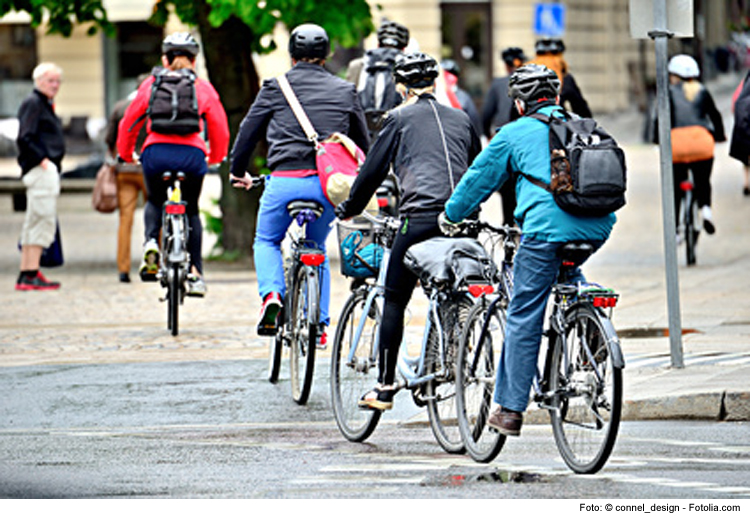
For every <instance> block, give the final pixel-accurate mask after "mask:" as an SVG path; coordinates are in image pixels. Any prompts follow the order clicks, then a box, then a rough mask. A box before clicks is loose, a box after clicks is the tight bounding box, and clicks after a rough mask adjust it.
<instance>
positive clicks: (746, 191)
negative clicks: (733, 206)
mask: <svg viewBox="0 0 750 524" xmlns="http://www.w3.org/2000/svg"><path fill="white" fill-rule="evenodd" d="M742 194H743V195H744V196H750V187H743V188H742Z"/></svg>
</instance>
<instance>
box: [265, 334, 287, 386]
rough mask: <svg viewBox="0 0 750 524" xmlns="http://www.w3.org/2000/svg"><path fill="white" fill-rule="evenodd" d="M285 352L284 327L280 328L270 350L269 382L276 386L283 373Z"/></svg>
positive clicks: (272, 340)
mask: <svg viewBox="0 0 750 524" xmlns="http://www.w3.org/2000/svg"><path fill="white" fill-rule="evenodd" d="M283 350H284V326H279V330H278V331H277V332H276V335H275V336H274V337H273V338H272V339H271V343H270V345H269V348H268V381H269V382H270V383H271V384H276V383H277V382H278V381H279V374H280V373H281V357H282V354H283Z"/></svg>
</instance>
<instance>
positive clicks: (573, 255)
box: [557, 242, 594, 266]
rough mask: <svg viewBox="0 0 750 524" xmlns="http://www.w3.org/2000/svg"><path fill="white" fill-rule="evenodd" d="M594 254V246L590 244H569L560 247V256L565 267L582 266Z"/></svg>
mask: <svg viewBox="0 0 750 524" xmlns="http://www.w3.org/2000/svg"><path fill="white" fill-rule="evenodd" d="M593 252H594V246H592V245H591V244H589V243H588V242H568V243H567V244H563V245H562V246H560V249H559V250H558V252H557V253H558V254H559V255H560V257H561V258H562V262H563V264H564V265H574V266H580V265H581V264H583V262H584V261H585V260H586V259H587V258H588V257H590V256H591V254H592V253H593Z"/></svg>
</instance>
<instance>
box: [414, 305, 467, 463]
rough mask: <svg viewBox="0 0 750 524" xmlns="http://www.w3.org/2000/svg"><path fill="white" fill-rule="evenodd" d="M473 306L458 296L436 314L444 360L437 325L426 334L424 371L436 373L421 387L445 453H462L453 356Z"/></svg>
mask: <svg viewBox="0 0 750 524" xmlns="http://www.w3.org/2000/svg"><path fill="white" fill-rule="evenodd" d="M473 304H474V303H473V301H472V300H471V299H470V298H469V297H468V296H467V295H459V296H457V297H454V300H451V301H448V302H446V303H444V304H442V305H441V307H440V309H439V314H440V322H441V324H442V329H443V345H444V355H445V359H444V361H443V360H442V359H441V351H440V338H439V336H440V335H439V333H438V331H437V330H438V329H440V328H439V326H437V325H436V324H435V323H434V322H433V324H432V326H431V328H430V332H429V333H428V335H427V336H428V340H427V372H428V373H435V374H436V377H435V378H434V379H432V380H430V381H429V382H427V384H426V385H425V400H426V401H427V415H428V417H429V420H430V428H432V433H433V435H435V439H436V440H437V441H438V444H440V447H442V448H443V449H444V450H445V451H447V452H448V453H464V452H465V451H466V447H465V446H464V441H463V439H462V438H461V431H460V430H459V428H458V418H457V414H456V357H457V355H458V348H459V345H460V342H461V326H463V324H464V322H465V320H466V317H467V316H468V314H469V310H470V309H471V306H472V305H473Z"/></svg>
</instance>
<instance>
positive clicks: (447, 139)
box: [336, 53, 481, 410]
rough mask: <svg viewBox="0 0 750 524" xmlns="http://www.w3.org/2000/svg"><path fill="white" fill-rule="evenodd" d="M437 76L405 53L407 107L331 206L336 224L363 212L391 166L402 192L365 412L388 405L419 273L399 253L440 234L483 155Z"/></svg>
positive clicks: (390, 119)
mask: <svg viewBox="0 0 750 524" xmlns="http://www.w3.org/2000/svg"><path fill="white" fill-rule="evenodd" d="M438 72H439V67H438V64H437V62H436V61H435V60H434V59H433V58H432V57H430V56H428V55H426V54H423V53H414V54H409V55H405V56H403V57H401V58H400V59H399V60H398V61H397V62H396V65H395V66H394V69H393V75H394V77H395V80H396V82H397V83H400V84H404V86H405V87H406V91H407V92H406V101H405V102H404V103H403V104H402V105H401V106H399V107H397V108H395V109H393V110H391V111H390V112H389V113H388V115H387V116H386V118H385V121H384V124H383V128H382V130H381V131H380V134H379V135H378V137H377V139H376V140H375V143H374V144H373V146H372V148H371V149H370V153H369V154H368V156H367V159H366V160H365V162H364V164H363V165H362V167H361V169H360V172H359V175H358V176H357V179H356V181H355V182H354V185H353V186H352V190H351V194H350V196H349V199H348V200H346V201H344V202H342V203H341V204H339V205H338V206H337V207H336V215H337V216H338V217H339V218H341V219H345V218H350V217H352V216H355V215H357V214H359V213H361V212H362V210H363V209H364V208H365V206H366V204H367V202H368V201H369V199H370V197H371V196H372V195H373V193H375V191H376V190H377V188H378V187H379V186H380V184H381V183H382V182H383V180H384V179H385V177H386V175H387V174H388V171H389V168H390V167H393V171H394V172H395V174H396V177H397V178H398V181H399V186H400V187H401V188H402V195H401V203H400V207H399V214H400V218H401V222H402V225H401V227H400V228H399V231H398V234H397V235H396V239H395V240H394V242H393V247H392V251H391V258H390V262H389V265H388V272H387V275H386V282H385V306H384V310H383V319H382V322H381V324H380V326H381V327H380V347H379V348H378V350H379V365H380V369H379V377H378V385H377V386H376V387H375V388H374V389H373V390H372V391H370V392H368V393H367V394H365V395H364V396H363V397H362V399H361V400H360V406H362V407H365V408H371V409H379V410H384V409H390V408H391V407H392V406H393V396H394V394H395V391H394V388H393V383H394V379H395V370H396V357H397V354H398V349H399V346H400V345H401V339H402V337H403V329H404V311H405V310H406V306H407V304H408V303H409V300H410V299H411V295H412V292H413V291H414V287H415V286H416V283H417V277H416V275H414V274H413V273H412V272H410V271H409V270H408V269H407V268H406V267H405V266H404V264H403V258H404V254H405V253H406V250H407V249H408V248H409V247H410V246H411V245H413V244H416V243H417V242H421V241H423V240H427V239H428V238H432V237H435V236H442V233H441V232H440V229H439V227H438V223H437V217H438V214H440V212H441V210H442V208H443V206H444V204H445V202H446V201H447V200H448V198H449V197H450V195H451V193H452V191H453V188H454V187H455V186H456V184H458V182H459V180H460V179H461V176H462V175H463V173H464V172H465V171H466V169H467V168H468V166H469V165H470V164H471V162H472V160H473V159H474V157H475V156H476V155H477V154H479V151H480V150H481V144H480V141H479V137H478V136H477V134H476V132H475V131H474V128H473V126H472V124H471V120H470V119H469V117H468V115H467V114H466V113H464V112H463V111H461V110H460V109H454V108H451V107H447V106H444V105H441V104H440V103H438V102H437V100H436V99H435V96H434V95H433V94H432V93H433V91H434V86H435V78H437V76H438Z"/></svg>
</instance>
